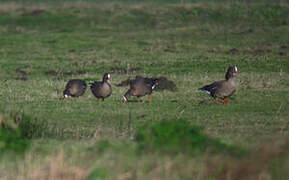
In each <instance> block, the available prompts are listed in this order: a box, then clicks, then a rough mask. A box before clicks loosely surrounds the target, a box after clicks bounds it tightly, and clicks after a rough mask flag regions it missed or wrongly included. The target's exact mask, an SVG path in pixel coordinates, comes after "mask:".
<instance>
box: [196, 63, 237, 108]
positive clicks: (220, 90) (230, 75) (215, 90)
mask: <svg viewBox="0 0 289 180" xmlns="http://www.w3.org/2000/svg"><path fill="white" fill-rule="evenodd" d="M239 72H240V70H239V69H238V67H237V66H230V67H229V68H228V69H227V72H226V76H225V80H221V81H216V82H213V83H212V84H209V85H206V86H204V87H202V88H199V89H198V90H200V91H203V92H205V93H207V94H209V95H210V96H212V97H213V98H214V99H215V101H216V104H218V102H219V101H221V102H222V103H223V104H228V102H229V100H228V97H230V96H231V95H232V94H233V93H234V92H235V91H236V86H235V83H234V77H236V76H237V73H239Z"/></svg>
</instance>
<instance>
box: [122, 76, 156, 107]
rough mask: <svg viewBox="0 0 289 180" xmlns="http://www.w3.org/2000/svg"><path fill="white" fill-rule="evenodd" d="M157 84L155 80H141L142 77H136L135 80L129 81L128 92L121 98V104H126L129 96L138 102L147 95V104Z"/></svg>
mask: <svg viewBox="0 0 289 180" xmlns="http://www.w3.org/2000/svg"><path fill="white" fill-rule="evenodd" d="M156 85H157V83H156V80H155V79H151V78H143V77H142V76H136V78H135V80H133V81H131V83H130V88H129V90H128V91H127V92H126V93H125V94H124V96H123V100H122V101H123V102H124V103H125V102H127V101H128V99H129V98H130V96H136V97H137V100H138V102H140V97H142V96H145V95H149V103H151V101H152V97H151V93H152V92H153V90H154V88H155V87H156Z"/></svg>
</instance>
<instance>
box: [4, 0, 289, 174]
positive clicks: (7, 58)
mask: <svg viewBox="0 0 289 180" xmlns="http://www.w3.org/2000/svg"><path fill="white" fill-rule="evenodd" d="M15 2H16V1H15ZM186 2H187V1H186ZM288 7H289V6H288V3H287V2H278V3H272V2H269V1H263V2H259V3H245V2H241V1H238V2H237V1H235V2H231V1H230V2H229V1H226V2H220V1H213V2H212V1H206V2H197V3H185V4H181V3H174V4H173V3H161V4H159V3H152V2H138V3H137V2H134V3H131V4H128V5H127V3H122V2H104V1H102V2H99V3H93V2H88V1H85V2H61V3H57V2H53V3H44V2H40V1H37V2H36V1H31V2H30V3H28V4H25V3H11V2H9V3H8V2H7V3H3V2H2V3H1V6H0V12H1V13H0V82H1V88H0V100H1V101H0V112H1V114H2V115H3V117H4V120H6V119H8V120H9V119H13V118H14V119H15V117H18V116H17V115H19V114H22V113H23V114H22V115H25V117H27V118H24V119H23V120H21V122H22V124H21V123H20V124H19V128H20V129H21V128H22V129H23V130H25V133H24V137H25V138H27V139H29V144H30V149H29V150H27V151H26V152H25V156H24V157H23V156H17V155H16V153H15V152H13V151H11V152H10V151H9V152H5V154H3V155H2V158H1V159H0V172H5V173H4V174H2V173H0V179H1V178H10V179H11V178H12V179H15V178H18V179H19V178H22V177H24V178H25V179H31V178H36V179H43V178H52V179H53V178H55V179H57V178H59V177H62V175H63V174H64V175H66V178H68V179H69V178H73V177H74V178H76V179H83V178H86V177H87V178H88V179H97V178H101V179H117V178H119V179H127V178H132V179H135V178H138V179H152V178H157V179H168V178H170V179H185V178H190V179H191V178H192V177H193V178H194V179H206V178H211V179H224V177H227V178H228V179H230V178H231V179H234V177H237V176H238V173H241V174H246V177H251V178H253V179H254V178H255V179H257V178H260V177H261V176H262V177H263V176H264V177H268V178H269V179H274V178H279V177H284V176H285V177H286V174H288V173H287V172H289V171H287V170H288V167H289V163H288V159H289V158H288V154H289V153H288V148H287V147H288V135H289V133H288V132H289V131H288V128H289V125H288V117H289V109H288V107H289V106H288V105H289V102H288V99H289V95H288V92H289V83H288V82H289V81H288V80H289V61H288V59H289V57H288V54H289V52H288V48H289V43H288V42H289V34H288V32H289V31H288V30H289V18H288V10H289V8H288ZM230 65H238V67H239V69H240V70H241V73H240V74H239V76H238V77H237V78H236V82H237V84H238V90H237V92H236V94H235V95H234V96H233V97H232V98H231V99H230V101H229V105H215V104H214V103H213V100H212V99H211V98H210V97H208V96H207V95H206V94H202V93H201V92H198V91H197V88H199V87H201V86H203V85H205V84H208V83H211V82H213V81H215V80H220V79H223V78H224V73H225V71H226V69H227V67H228V66H230ZM115 68H123V69H129V68H140V70H139V71H137V72H129V73H120V72H117V71H113V69H115ZM105 72H110V73H112V77H113V81H112V87H113V94H112V96H111V97H110V98H108V99H106V100H105V102H104V103H97V102H96V99H95V98H94V97H93V95H92V93H91V92H90V90H89V89H88V90H87V91H86V93H85V95H84V96H82V97H80V98H74V99H69V100H62V99H61V98H62V92H63V90H64V87H65V84H66V82H67V81H68V80H69V79H72V78H81V79H85V80H87V81H93V80H100V79H101V78H102V76H103V73H105ZM135 75H143V76H150V77H151V76H166V77H167V78H168V79H170V80H173V81H174V82H175V83H176V85H177V87H178V91H177V92H170V91H161V92H154V93H153V99H152V100H153V101H152V104H148V100H147V97H145V98H143V101H144V102H143V103H133V102H132V103H127V104H123V103H122V102H121V98H122V95H123V94H124V93H125V91H126V90H127V87H117V86H114V85H115V84H118V83H119V82H121V81H122V80H125V79H127V78H128V77H134V76H135ZM200 102H203V103H200ZM16 119H17V118H16ZM20 119H21V118H20ZM25 119H26V120H25ZM167 121H170V122H171V121H173V122H179V121H184V122H185V123H184V124H186V125H188V126H189V127H191V126H192V127H203V131H202V132H201V135H202V136H204V137H208V138H209V139H218V142H219V141H220V143H221V144H224V147H226V146H230V147H231V146H232V147H235V146H237V147H240V148H241V149H246V150H248V152H249V154H248V155H247V156H245V157H236V156H234V155H229V153H228V154H227V155H226V153H225V154H222V153H221V154H219V153H209V152H207V151H205V150H204V149H202V150H204V151H205V152H204V153H202V154H200V156H197V157H195V156H191V155H190V154H187V153H186V150H184V149H182V148H181V149H179V148H180V144H182V143H186V142H187V139H186V138H188V137H190V136H193V135H191V134H190V131H189V130H188V129H187V131H185V132H186V133H185V132H184V134H186V136H188V137H186V138H185V139H184V141H182V138H180V137H179V136H178V135H180V134H181V133H180V134H179V133H175V132H174V131H173V129H174V125H172V128H170V127H169V128H168V131H169V130H172V132H174V133H172V134H171V135H170V136H169V137H170V138H172V139H173V138H176V139H177V141H175V142H172V144H169V143H170V141H169V142H168V146H166V145H164V146H162V147H161V148H160V149H161V150H160V151H154V150H150V151H147V153H141V154H139V153H138V149H139V144H140V142H138V141H137V140H136V134H138V133H140V129H141V128H143V127H144V126H146V125H147V126H148V127H150V128H152V127H157V126H158V125H159V122H167ZM0 122H1V118H0ZM18 123H19V122H18ZM189 127H188V128H189ZM150 132H151V129H148V130H146V131H145V134H144V135H146V137H147V138H148V139H147V142H146V143H149V140H150V135H151V134H150ZM164 132H166V129H165V128H164ZM151 138H152V139H153V136H152V137H151ZM170 138H169V139H170ZM188 139H190V138H188ZM158 140H160V139H157V138H156V140H155V141H156V142H159V141H158ZM166 142H167V141H166ZM0 143H1V142H0ZM157 144H158V143H157ZM157 144H155V145H153V146H156V147H158V146H157ZM286 145H287V146H286ZM149 146H151V145H149ZM201 146H203V145H201ZM169 147H172V148H169ZM176 147H177V148H176ZM197 148H199V146H198V147H197ZM262 148H263V150H262ZM205 149H206V148H205ZM224 149H225V148H224ZM260 149H261V150H260ZM166 151H169V152H171V151H177V152H179V153H177V154H174V153H173V154H171V153H162V152H166ZM220 151H222V150H220ZM282 157H283V158H282ZM250 159H253V161H254V163H250V161H252V160H250ZM283 159H284V160H283ZM56 162H59V163H56ZM264 164H268V166H265V165H264ZM251 169H252V171H251ZM226 172H227V174H226ZM252 172H254V173H252ZM224 174H225V175H224Z"/></svg>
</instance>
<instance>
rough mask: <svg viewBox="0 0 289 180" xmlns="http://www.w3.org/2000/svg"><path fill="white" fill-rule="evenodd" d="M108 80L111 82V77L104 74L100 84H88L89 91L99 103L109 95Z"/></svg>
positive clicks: (109, 86)
mask: <svg viewBox="0 0 289 180" xmlns="http://www.w3.org/2000/svg"><path fill="white" fill-rule="evenodd" d="M108 80H112V78H111V75H110V74H109V73H105V74H104V75H103V78H102V81H101V82H97V81H95V82H93V83H91V84H90V90H91V92H92V94H93V95H94V96H95V97H96V98H97V101H98V102H99V101H100V99H102V101H104V98H107V97H109V96H110V95H111V92H112V90H111V85H110V84H109V83H108Z"/></svg>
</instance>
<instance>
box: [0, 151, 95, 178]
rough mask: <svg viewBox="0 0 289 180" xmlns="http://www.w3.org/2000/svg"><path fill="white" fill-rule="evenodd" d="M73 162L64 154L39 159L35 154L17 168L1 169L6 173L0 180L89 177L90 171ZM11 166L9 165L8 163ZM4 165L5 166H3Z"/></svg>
mask: <svg viewBox="0 0 289 180" xmlns="http://www.w3.org/2000/svg"><path fill="white" fill-rule="evenodd" d="M69 162H71V160H69V159H66V160H65V158H64V154H63V152H58V153H57V154H55V155H54V156H49V157H42V158H41V159H38V158H37V157H34V154H33V153H29V154H28V155H26V157H25V159H24V161H23V162H22V163H16V164H14V165H15V166H16V167H13V170H11V167H10V168H9V167H8V166H5V165H4V164H2V167H0V169H1V172H6V173H4V174H2V176H0V179H31V180H38V179H48V180H54V179H69V180H70V179H73V180H78V179H84V178H85V177H86V176H88V174H89V172H90V170H89V169H84V168H81V167H78V166H75V165H72V164H69ZM7 164H9V163H7ZM3 165H4V166H3Z"/></svg>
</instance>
